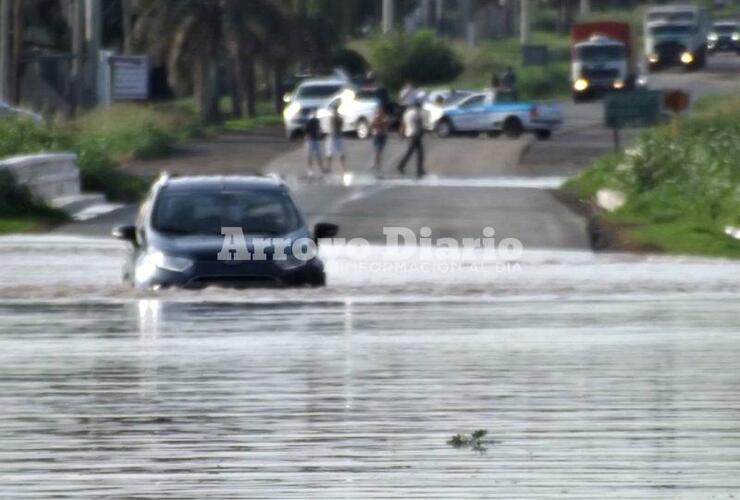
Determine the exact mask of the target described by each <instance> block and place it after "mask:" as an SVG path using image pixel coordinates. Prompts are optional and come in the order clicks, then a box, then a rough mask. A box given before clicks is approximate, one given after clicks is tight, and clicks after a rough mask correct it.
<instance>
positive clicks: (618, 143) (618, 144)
mask: <svg viewBox="0 0 740 500" xmlns="http://www.w3.org/2000/svg"><path fill="white" fill-rule="evenodd" d="M612 130H613V131H614V152H615V153H619V152H620V151H622V140H621V139H622V137H621V134H620V133H619V127H614V128H612Z"/></svg>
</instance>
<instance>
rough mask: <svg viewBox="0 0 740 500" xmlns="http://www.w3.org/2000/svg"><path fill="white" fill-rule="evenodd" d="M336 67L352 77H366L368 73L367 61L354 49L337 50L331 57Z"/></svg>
mask: <svg viewBox="0 0 740 500" xmlns="http://www.w3.org/2000/svg"><path fill="white" fill-rule="evenodd" d="M331 63H332V65H333V66H334V67H340V68H342V69H343V70H344V71H346V72H347V73H349V75H350V76H353V77H355V76H364V75H365V72H366V71H367V61H365V58H364V57H362V55H361V54H360V53H359V52H357V51H355V50H352V49H337V50H336V51H334V54H332V57H331Z"/></svg>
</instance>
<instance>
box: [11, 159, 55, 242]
mask: <svg viewBox="0 0 740 500" xmlns="http://www.w3.org/2000/svg"><path fill="white" fill-rule="evenodd" d="M65 220H67V216H66V214H65V213H64V212H61V211H59V210H55V209H53V208H51V207H48V206H47V205H46V204H45V203H43V202H40V201H38V200H36V199H35V198H34V196H33V195H32V194H31V192H30V191H29V190H28V189H27V188H26V187H24V186H20V185H18V183H16V181H15V177H13V174H11V173H10V172H8V171H4V170H0V234H6V233H19V232H25V231H31V230H33V229H37V228H44V227H48V226H51V225H54V224H58V223H60V222H64V221H65Z"/></svg>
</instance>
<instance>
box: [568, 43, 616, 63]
mask: <svg viewBox="0 0 740 500" xmlns="http://www.w3.org/2000/svg"><path fill="white" fill-rule="evenodd" d="M578 58H579V59H580V60H582V61H586V62H596V61H613V60H615V59H624V47H622V46H621V45H587V46H585V47H580V48H579V49H578Z"/></svg>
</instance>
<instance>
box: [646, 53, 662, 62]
mask: <svg viewBox="0 0 740 500" xmlns="http://www.w3.org/2000/svg"><path fill="white" fill-rule="evenodd" d="M648 61H650V62H651V63H652V64H655V63H657V62H658V61H660V57H658V54H656V53H652V54H650V55H649V56H648Z"/></svg>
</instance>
